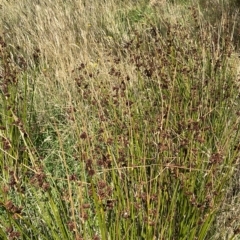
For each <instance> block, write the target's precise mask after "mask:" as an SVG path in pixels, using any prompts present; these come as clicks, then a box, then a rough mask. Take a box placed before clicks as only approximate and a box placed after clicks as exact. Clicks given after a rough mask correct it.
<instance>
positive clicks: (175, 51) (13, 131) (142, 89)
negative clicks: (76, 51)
mask: <svg viewBox="0 0 240 240" xmlns="http://www.w3.org/2000/svg"><path fill="white" fill-rule="evenodd" d="M60 2H61V4H60ZM60 2H59V5H58V4H56V5H52V4H50V5H49V6H48V5H47V8H45V6H44V5H41V4H38V5H37V6H32V7H34V9H35V7H36V19H35V18H34V19H35V20H39V19H38V16H41V21H44V20H42V19H44V18H43V17H44V12H45V10H46V12H48V11H49V9H52V11H53V12H54V11H56V12H55V13H56V18H46V19H47V20H45V21H49V19H51V21H49V22H50V23H51V24H52V25H53V29H55V30H56V29H57V27H58V26H59V22H60V21H62V20H63V17H62V16H65V17H66V16H68V15H67V14H69V13H70V12H71V11H74V9H78V8H80V4H79V3H77V2H75V1H73V5H71V4H65V3H63V2H62V1H60ZM110 3H111V4H110ZM46 4H49V3H48V1H46ZM74 4H75V5H74ZM126 4H127V3H126ZM139 4H140V3H139ZM144 4H145V3H144ZM59 6H61V7H62V8H63V9H65V10H66V11H57V10H59V9H57V7H59ZM106 6H108V5H106ZM109 6H111V8H112V9H114V8H113V6H114V4H113V3H112V2H111V1H109ZM109 6H108V7H109ZM144 6H145V5H144ZM156 6H157V5H156ZM22 7H23V9H25V8H24V7H26V6H25V5H23V6H22ZM133 7H134V5H131V8H133ZM48 8H49V9H48ZM88 8H89V9H88ZM149 8H151V5H149ZM42 9H43V10H44V11H42ZM140 9H144V8H140ZM82 10H84V11H86V12H87V11H90V12H91V14H92V15H94V14H93V13H94V11H95V8H92V6H91V7H90V5H88V4H87V3H86V4H85V5H84V7H83V6H82ZM84 11H82V12H84ZM188 11H190V12H191V13H192V18H191V19H189V21H190V22H191V24H190V27H189V25H188V26H187V27H186V26H184V25H181V24H180V23H171V22H170V21H166V20H163V19H161V20H160V19H159V18H157V15H156V19H157V20H156V19H155V17H153V18H151V17H150V16H148V14H141V15H140V16H138V15H136V14H138V11H129V12H128V14H123V17H126V18H128V16H129V15H131V14H134V16H133V17H134V19H135V18H136V21H135V20H134V21H132V22H131V24H130V25H131V26H129V29H127V31H126V34H127V37H126V38H124V40H123V39H121V37H119V39H117V38H116V39H115V40H114V41H115V42H114V44H112V42H111V41H112V40H111V41H110V40H109V36H108V37H107V36H105V35H104V34H102V32H101V29H100V30H99V28H100V26H104V18H103V20H102V21H103V22H101V24H100V26H99V28H97V27H98V26H96V25H95V26H94V27H95V30H96V29H98V30H97V31H98V32H97V34H98V35H99V34H100V35H99V36H100V37H98V38H97V37H96V38H97V39H94V40H93V39H92V36H97V34H96V35H94V34H95V33H94V32H91V30H89V32H88V33H86V36H85V38H84V39H83V43H82V44H83V45H81V46H85V45H84V44H87V42H88V40H89V42H90V43H91V44H93V46H94V47H96V49H93V48H92V47H91V49H90V46H91V45H89V46H88V47H86V48H83V49H84V51H89V55H91V54H93V52H94V54H93V55H91V57H92V59H91V61H90V58H89V59H86V60H84V61H83V60H82V61H80V63H78V64H76V67H74V69H73V70H72V69H71V70H72V72H71V73H69V77H68V78H67V82H64V81H60V80H59V79H57V78H58V77H59V78H60V74H59V75H58V76H57V77H56V76H55V75H54V74H52V73H53V72H54V71H53V70H52V69H51V70H49V72H48V67H49V66H53V65H54V64H52V63H50V62H47V60H46V62H44V57H46V56H47V55H43V56H42V52H41V51H42V50H40V49H43V50H44V47H43V46H41V45H40V47H39V50H36V52H35V57H34V56H28V55H27V53H26V56H27V57H29V59H32V58H33V59H35V60H34V61H32V62H31V61H30V60H29V59H28V60H29V62H31V64H32V65H31V66H28V65H27V63H28V61H25V63H26V64H23V63H24V60H23V59H22V58H21V59H22V60H21V61H22V64H19V61H17V62H18V64H16V61H15V60H14V59H19V58H18V57H17V56H16V55H17V54H16V52H14V53H13V54H12V55H11V54H10V53H11V51H12V50H11V51H10V50H9V49H10V48H9V47H10V46H7V44H6V43H5V42H4V39H1V41H0V44H1V58H0V68H1V96H2V98H1V103H0V104H1V110H0V111H1V116H0V121H1V122H0V125H1V130H0V133H1V139H2V140H1V143H0V147H1V149H0V150H1V151H0V154H1V155H0V157H1V160H0V164H1V173H2V175H1V188H0V196H1V198H0V236H1V238H3V239H78V240H80V239H95V240H97V239H103V240H105V239H116V240H117V239H134V240H135V239H188V240H194V239H199V240H203V239H214V236H215V235H214V234H215V232H216V225H215V219H216V216H217V215H218V212H219V209H220V205H221V203H222V201H223V199H224V196H225V192H226V189H227V186H228V182H229V180H230V179H231V176H232V173H233V170H234V167H235V166H236V165H237V161H238V159H239V109H237V108H238V106H239V93H238V88H237V87H236V83H235V79H234V78H235V75H234V74H233V73H232V72H231V68H230V66H229V61H228V60H229V58H230V57H231V54H232V52H233V51H234V48H233V45H232V33H231V31H228V29H226V26H224V27H223V26H221V24H220V25H219V26H218V28H215V27H214V26H211V25H210V24H208V23H207V22H205V21H203V20H202V19H201V18H200V17H199V15H198V10H197V9H196V8H194V7H193V8H189V9H188ZM58 13H61V14H63V15H61V16H59V15H57V14H58ZM74 13H75V12H74ZM149 13H151V15H152V14H154V9H151V11H149ZM26 14H30V12H27V13H26ZM51 14H52V12H51ZM85 14H86V13H85ZM69 16H70V15H69ZM77 16H78V15H76V17H77ZM130 17H131V16H129V18H130ZM133 17H132V19H133ZM223 17H224V16H223ZM56 19H57V20H58V21H57V22H55V20H56ZM69 19H73V18H70V17H69ZM113 19H116V18H113ZM117 19H119V18H117ZM130 20H131V19H130ZM66 21H68V18H66ZM28 22H29V24H31V21H28ZM49 22H48V23H49ZM128 22H129V19H124V22H123V25H124V28H128V26H127V23H128ZM33 23H34V21H33ZM61 23H64V22H61ZM67 23H68V25H66V26H67V27H66V26H65V25H64V26H65V27H66V29H70V30H71V27H72V25H71V24H72V23H71V22H67ZM39 24H42V22H39ZM54 24H56V25H54ZM95 24H97V23H95ZM35 25H36V24H34V25H33V26H32V27H33V28H32V29H31V30H33V31H34V30H36V33H38V34H40V32H41V31H43V29H44V27H46V26H48V24H42V25H41V26H42V27H39V28H38V29H34V26H35ZM120 25H121V23H119V26H120ZM160 25H162V26H164V30H163V29H162V28H160ZM39 26H40V25H39ZM77 27H78V24H76V23H75V24H74V33H75V34H76V32H77V30H76V29H77ZM105 27H106V26H105ZM89 28H90V27H89ZM113 29H114V27H113ZM215 29H219V32H215ZM48 30H49V29H48ZM70 30H69V31H70ZM56 31H57V30H56ZM86 31H87V30H86ZM49 33H51V31H46V34H49ZM81 33H82V34H83V35H84V31H82V32H81ZM90 33H91V34H93V35H91V34H90ZM220 33H221V34H220ZM101 34H102V35H101ZM35 35H36V36H38V35H37V34H31V37H32V38H34V36H35ZM48 36H49V38H50V37H51V34H49V35H48ZM54 36H57V35H54ZM59 36H60V35H59ZM69 37H71V41H74V40H73V39H75V38H77V40H76V45H77V44H79V42H81V41H80V40H81V39H80V37H76V36H75V35H73V36H70V35H69ZM55 40H56V42H57V43H58V44H60V41H57V40H58V38H57V37H56V39H54V41H55ZM71 41H70V42H71ZM43 42H44V41H43ZM96 42H97V44H96ZM13 44H14V41H13V42H12V45H11V46H13ZM61 44H62V43H61ZM94 44H95V45H94ZM69 45H71V46H72V45H74V44H72V43H71V44H69ZM59 46H60V45H59ZM61 46H62V45H61ZM66 46H68V44H65V45H64V46H63V49H66ZM13 49H17V48H16V47H15V48H13ZM36 49H38V48H36ZM51 50H52V49H51ZM55 50H56V49H55ZM90 50H91V51H90ZM29 52H32V51H29ZM46 52H47V51H46ZM46 52H45V54H46ZM66 52H67V51H66ZM66 52H64V56H60V52H59V55H58V58H57V59H67V61H66V62H64V63H63V62H61V63H62V66H65V64H67V62H68V60H69V62H71V61H72V59H73V56H74V55H71V57H69V58H68V56H67V54H66ZM69 54H70V53H69ZM12 56H15V57H12ZM46 59H48V58H47V57H46ZM50 59H52V58H50ZM70 60H71V61H70ZM21 61H20V62H21ZM76 61H77V60H76ZM34 62H35V64H36V65H37V67H36V68H34V67H33V65H34ZM71 63H72V62H71ZM51 64H52V65H51ZM42 65H43V66H44V69H41V68H42ZM60 65H61V64H60ZM70 65H71V66H73V64H70ZM49 69H50V67H49ZM33 72H34V73H33ZM69 72H70V71H69ZM56 73H59V72H58V71H56ZM28 74H29V75H28ZM40 74H42V75H41V77H43V76H48V75H50V76H51V77H50V79H51V78H52V79H53V81H52V82H51V84H52V85H51V88H50V89H51V90H52V89H53V86H55V88H56V92H55V94H56V95H57V94H59V95H60V96H66V99H68V100H69V101H68V102H67V103H65V104H66V105H64V106H60V107H59V108H60V114H59V113H58V112H57V114H56V112H54V111H52V112H48V113H47V114H46V113H42V112H40V111H39V112H38V111H37V109H36V115H37V116H36V118H31V114H32V113H33V107H32V106H30V107H29V104H30V105H31V103H32V102H31V101H30V99H29V96H28V85H27V84H28V81H27V79H28V76H38V75H40ZM51 74H52V75H51ZM48 77H49V76H48ZM47 79H48V80H49V78H47ZM55 80H56V81H55ZM20 81H22V82H20ZM54 84H55V85H54ZM64 84H65V85H64ZM47 85H48V83H47V84H46V85H44V86H43V85H41V86H40V85H38V86H37V87H36V88H37V90H38V91H37V93H39V94H40V93H41V92H42V91H43V92H44V91H45V90H46V92H47V91H48V88H47V87H46V86H47ZM49 85H50V83H49ZM69 86H70V87H69ZM60 92H61V93H60ZM52 95H53V94H52ZM52 95H51V96H52ZM38 99H40V97H39V96H38ZM48 99H49V98H48ZM56 99H59V98H56ZM42 101H43V102H42V103H44V104H45V105H46V106H48V105H47V103H46V102H44V101H45V100H44V99H42ZM58 104H59V105H60V103H58V102H56V105H57V106H59V105H58ZM34 106H35V105H34ZM36 106H37V105H36ZM51 107H52V108H51ZM51 107H50V108H49V109H54V107H55V106H51ZM30 109H31V110H30ZM55 110H56V109H55ZM48 115H49V116H50V118H49V119H47V120H49V122H47V120H46V119H44V118H45V117H46V116H48ZM29 118H30V119H32V121H33V119H34V120H36V122H34V124H36V126H38V128H32V125H31V124H29V123H31V121H28V120H29ZM30 129H31V134H30ZM39 130H40V131H39ZM38 131H39V132H38ZM36 139H37V140H36ZM39 139H40V140H39ZM41 140H42V141H41ZM34 143H35V145H34ZM46 146H47V147H46ZM39 156H42V157H41V158H40V157H39ZM234 230H235V231H234V233H233V234H232V235H231V237H232V238H234V237H235V236H237V234H238V229H237V228H236V229H234ZM234 234H235V236H234Z"/></svg>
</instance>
